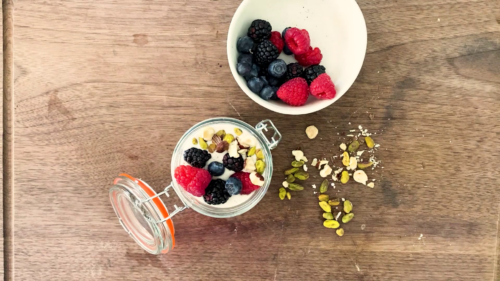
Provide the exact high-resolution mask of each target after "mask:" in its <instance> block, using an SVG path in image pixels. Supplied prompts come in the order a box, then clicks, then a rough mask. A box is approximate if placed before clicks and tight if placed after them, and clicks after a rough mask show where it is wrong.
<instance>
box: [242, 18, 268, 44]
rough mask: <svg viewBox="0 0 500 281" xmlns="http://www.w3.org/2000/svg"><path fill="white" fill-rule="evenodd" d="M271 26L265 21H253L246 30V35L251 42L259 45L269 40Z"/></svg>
mask: <svg viewBox="0 0 500 281" xmlns="http://www.w3.org/2000/svg"><path fill="white" fill-rule="evenodd" d="M272 29H273V28H272V27H271V24H270V23H269V22H267V21H265V20H254V21H253V22H252V25H250V27H249V28H248V33H247V35H248V36H249V37H250V38H252V39H253V41H255V42H257V43H259V42H262V40H266V39H269V38H271V30H272Z"/></svg>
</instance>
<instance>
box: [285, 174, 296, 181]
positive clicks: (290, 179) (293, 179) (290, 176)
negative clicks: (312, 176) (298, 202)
mask: <svg viewBox="0 0 500 281" xmlns="http://www.w3.org/2000/svg"><path fill="white" fill-rule="evenodd" d="M286 181H287V182H289V183H292V182H294V181H295V177H294V176H293V175H288V177H286Z"/></svg>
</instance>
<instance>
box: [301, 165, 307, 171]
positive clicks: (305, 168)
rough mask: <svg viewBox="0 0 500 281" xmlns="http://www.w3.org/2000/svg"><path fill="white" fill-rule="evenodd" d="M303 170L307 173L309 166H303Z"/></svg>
mask: <svg viewBox="0 0 500 281" xmlns="http://www.w3.org/2000/svg"><path fill="white" fill-rule="evenodd" d="M302 169H304V172H307V165H306V164H304V166H302Z"/></svg>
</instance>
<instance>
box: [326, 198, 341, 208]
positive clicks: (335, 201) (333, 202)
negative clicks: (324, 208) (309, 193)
mask: <svg viewBox="0 0 500 281" xmlns="http://www.w3.org/2000/svg"><path fill="white" fill-rule="evenodd" d="M328 205H330V206H338V205H340V200H339V199H338V198H335V199H332V200H328Z"/></svg>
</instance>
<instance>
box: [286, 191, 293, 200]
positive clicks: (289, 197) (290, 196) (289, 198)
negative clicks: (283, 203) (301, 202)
mask: <svg viewBox="0 0 500 281" xmlns="http://www.w3.org/2000/svg"><path fill="white" fill-rule="evenodd" d="M286 198H288V200H292V194H291V193H290V192H287V193H286Z"/></svg>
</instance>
